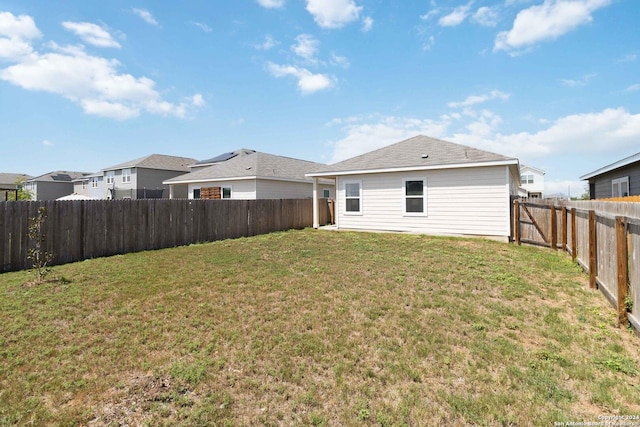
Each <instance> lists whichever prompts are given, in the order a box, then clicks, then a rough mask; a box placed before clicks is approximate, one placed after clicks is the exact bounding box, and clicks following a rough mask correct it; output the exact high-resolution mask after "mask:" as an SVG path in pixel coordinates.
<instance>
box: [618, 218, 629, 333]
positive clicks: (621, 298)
mask: <svg viewBox="0 0 640 427" xmlns="http://www.w3.org/2000/svg"><path fill="white" fill-rule="evenodd" d="M616 246H617V251H616V252H617V254H618V326H620V325H626V324H627V304H626V299H627V286H628V285H627V283H628V281H629V252H628V247H627V224H626V222H625V218H624V217H622V216H617V217H616Z"/></svg>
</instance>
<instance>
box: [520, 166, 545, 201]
mask: <svg viewBox="0 0 640 427" xmlns="http://www.w3.org/2000/svg"><path fill="white" fill-rule="evenodd" d="M520 186H521V187H522V188H523V189H524V190H525V191H526V196H525V197H530V198H532V199H542V198H543V197H544V171H543V170H541V169H538V168H534V167H533V166H526V165H520Z"/></svg>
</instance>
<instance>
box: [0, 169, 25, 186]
mask: <svg viewBox="0 0 640 427" xmlns="http://www.w3.org/2000/svg"><path fill="white" fill-rule="evenodd" d="M29 178H31V176H30V175H26V174H24V173H2V172H0V186H2V187H6V186H11V187H15V186H16V182H18V181H22V180H27V179H29Z"/></svg>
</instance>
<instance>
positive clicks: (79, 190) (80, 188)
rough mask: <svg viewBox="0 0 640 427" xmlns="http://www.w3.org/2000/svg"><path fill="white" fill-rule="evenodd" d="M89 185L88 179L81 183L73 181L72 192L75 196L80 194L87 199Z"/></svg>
mask: <svg viewBox="0 0 640 427" xmlns="http://www.w3.org/2000/svg"><path fill="white" fill-rule="evenodd" d="M90 187H91V184H90V183H89V179H88V178H87V179H84V180H82V181H75V182H74V183H73V192H74V193H76V194H80V195H82V196H87V197H89V190H90Z"/></svg>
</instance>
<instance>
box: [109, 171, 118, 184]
mask: <svg viewBox="0 0 640 427" xmlns="http://www.w3.org/2000/svg"><path fill="white" fill-rule="evenodd" d="M115 176H116V173H115V172H114V171H109V172H107V184H113V183H114V181H115Z"/></svg>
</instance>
